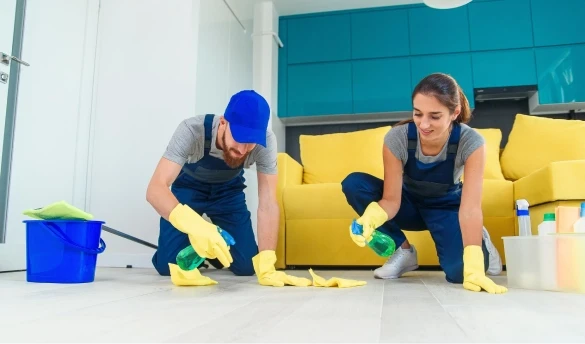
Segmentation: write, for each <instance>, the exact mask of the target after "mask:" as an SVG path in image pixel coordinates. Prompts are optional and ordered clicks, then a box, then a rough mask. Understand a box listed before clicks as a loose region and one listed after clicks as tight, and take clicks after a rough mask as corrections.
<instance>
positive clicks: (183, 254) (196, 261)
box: [177, 227, 236, 271]
mask: <svg viewBox="0 0 585 344" xmlns="http://www.w3.org/2000/svg"><path fill="white" fill-rule="evenodd" d="M217 231H218V232H219V234H221V237H222V238H223V240H225V243H226V244H227V245H228V246H233V245H235V243H236V241H235V240H234V238H233V237H232V236H231V235H230V234H229V233H228V232H226V231H224V230H222V229H221V228H219V227H217ZM203 261H205V257H201V256H200V255H198V254H197V252H196V251H195V249H193V246H192V245H189V246H187V247H185V248H184V249H182V250H181V251H180V252H179V254H177V265H178V266H179V267H180V268H181V269H182V270H185V271H189V270H194V269H197V268H198V267H199V265H201V263H203Z"/></svg>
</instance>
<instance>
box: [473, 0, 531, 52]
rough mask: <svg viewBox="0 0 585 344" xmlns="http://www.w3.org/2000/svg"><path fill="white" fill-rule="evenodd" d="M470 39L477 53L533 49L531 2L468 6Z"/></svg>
mask: <svg viewBox="0 0 585 344" xmlns="http://www.w3.org/2000/svg"><path fill="white" fill-rule="evenodd" d="M496 18H497V19H496ZM469 35H470V36H471V50H476V51H477V50H496V49H512V48H527V47H532V20H531V17H530V1H529V0H506V1H491V2H472V3H470V4H469Z"/></svg>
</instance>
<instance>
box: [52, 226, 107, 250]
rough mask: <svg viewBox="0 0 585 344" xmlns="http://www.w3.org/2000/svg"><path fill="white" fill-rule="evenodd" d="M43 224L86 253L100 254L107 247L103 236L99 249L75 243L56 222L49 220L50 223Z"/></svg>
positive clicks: (70, 244)
mask: <svg viewBox="0 0 585 344" xmlns="http://www.w3.org/2000/svg"><path fill="white" fill-rule="evenodd" d="M41 224H42V225H43V226H45V228H47V229H48V230H49V232H51V233H52V234H53V235H54V236H56V237H57V238H58V239H59V240H61V241H62V242H64V243H66V244H67V245H69V246H72V247H75V248H77V249H79V250H81V251H83V252H85V253H89V254H100V253H102V252H104V251H105V249H106V243H105V242H104V240H103V239H102V238H100V247H98V248H97V249H94V248H87V247H83V246H79V245H77V244H76V243H74V242H73V241H71V239H69V238H68V237H67V236H66V235H65V233H63V231H61V229H59V227H57V226H55V225H54V224H52V223H50V222H48V223H47V222H41Z"/></svg>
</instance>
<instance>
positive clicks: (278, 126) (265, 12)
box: [253, 1, 286, 152]
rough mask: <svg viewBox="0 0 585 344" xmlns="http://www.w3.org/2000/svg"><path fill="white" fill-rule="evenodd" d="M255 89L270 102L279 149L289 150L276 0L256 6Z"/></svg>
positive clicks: (272, 121)
mask: <svg viewBox="0 0 585 344" xmlns="http://www.w3.org/2000/svg"><path fill="white" fill-rule="evenodd" d="M253 37H254V89H255V90H256V91H258V92H259V93H260V94H262V95H263V96H264V97H265V98H266V100H267V101H268V103H269V104H270V110H271V116H270V125H271V128H272V130H273V131H274V135H275V136H276V140H277V142H278V151H279V152H285V151H286V146H285V141H286V135H285V126H284V123H282V121H281V120H280V118H279V117H278V53H279V49H280V46H279V43H281V42H282V41H281V42H278V41H277V39H280V38H278V12H277V11H276V8H275V7H274V3H273V2H272V1H262V2H258V3H256V4H255V6H254V34H253Z"/></svg>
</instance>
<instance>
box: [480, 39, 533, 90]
mask: <svg viewBox="0 0 585 344" xmlns="http://www.w3.org/2000/svg"><path fill="white" fill-rule="evenodd" d="M472 59H473V85H474V86H475V87H476V88H477V87H497V86H523V85H536V67H535V64H534V51H533V49H532V48H530V49H519V50H502V51H486V52H479V53H473V54H472Z"/></svg>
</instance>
